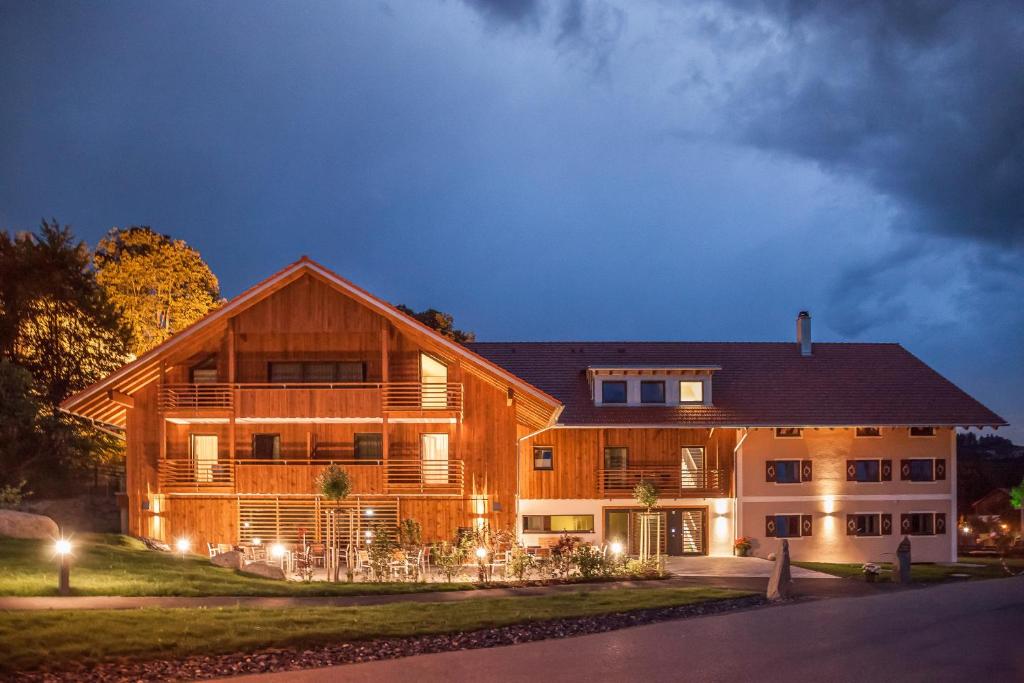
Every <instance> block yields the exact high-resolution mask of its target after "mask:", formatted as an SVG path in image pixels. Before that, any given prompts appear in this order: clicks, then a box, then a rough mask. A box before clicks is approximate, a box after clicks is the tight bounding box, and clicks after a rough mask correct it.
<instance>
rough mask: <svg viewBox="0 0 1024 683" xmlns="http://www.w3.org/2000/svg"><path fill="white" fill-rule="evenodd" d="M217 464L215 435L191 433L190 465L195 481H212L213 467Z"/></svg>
mask: <svg viewBox="0 0 1024 683" xmlns="http://www.w3.org/2000/svg"><path fill="white" fill-rule="evenodd" d="M216 466H217V436H216V435H215V434H192V467H193V471H194V472H195V477H196V481H206V482H210V481H213V468H214V467H216Z"/></svg>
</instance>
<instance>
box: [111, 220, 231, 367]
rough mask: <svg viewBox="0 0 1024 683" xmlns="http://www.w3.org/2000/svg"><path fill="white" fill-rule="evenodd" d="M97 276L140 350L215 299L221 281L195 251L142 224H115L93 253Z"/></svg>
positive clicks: (180, 326)
mask: <svg viewBox="0 0 1024 683" xmlns="http://www.w3.org/2000/svg"><path fill="white" fill-rule="evenodd" d="M93 261H94V262H95V264H96V279H97V281H98V282H99V283H100V285H101V286H102V287H103V288H104V290H106V292H107V296H109V297H110V299H111V300H112V301H113V302H114V303H115V304H116V305H117V306H118V307H119V308H120V309H121V312H122V315H123V316H124V319H125V321H126V322H127V323H128V325H129V326H131V329H132V345H131V351H132V353H133V354H135V355H136V356H140V355H142V354H143V353H145V352H146V351H149V350H150V349H152V348H153V347H155V346H157V345H158V344H160V343H161V342H163V341H164V340H165V339H167V338H168V337H170V336H171V335H172V334H174V333H175V332H178V331H179V330H182V329H184V328H186V327H188V326H189V325H191V324H192V323H194V322H195V321H196V320H198V319H199V318H201V317H203V316H204V315H206V314H207V313H209V312H210V311H212V310H213V309H215V308H216V307H217V306H218V305H219V304H220V285H219V283H218V282H217V277H216V276H215V275H214V274H213V272H212V271H211V270H210V267H209V266H208V265H206V262H205V261H203V258H202V257H201V256H200V255H199V252H198V251H196V250H195V249H193V248H192V247H190V246H189V245H188V244H186V243H185V242H184V241H183V240H175V239H171V238H170V237H168V236H167V235H161V234H159V233H157V232H154V231H153V230H152V229H150V228H149V227H146V226H142V227H130V228H128V229H126V230H121V229H119V228H114V229H113V230H111V231H110V232H109V233H107V236H106V237H104V238H103V240H101V241H100V243H99V246H98V247H97V248H96V253H95V255H94V256H93Z"/></svg>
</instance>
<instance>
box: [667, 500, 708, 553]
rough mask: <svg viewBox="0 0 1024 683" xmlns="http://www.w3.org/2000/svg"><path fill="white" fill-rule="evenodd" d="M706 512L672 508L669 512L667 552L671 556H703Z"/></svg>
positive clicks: (695, 509)
mask: <svg viewBox="0 0 1024 683" xmlns="http://www.w3.org/2000/svg"><path fill="white" fill-rule="evenodd" d="M706 514H707V512H706V510H704V509H703V508H672V509H671V510H668V511H667V513H666V515H667V518H668V519H667V520H666V521H667V526H668V530H667V533H668V543H667V550H666V552H667V553H668V554H669V555H703V554H705V553H706V552H707V551H706V550H705V548H704V527H705V524H706Z"/></svg>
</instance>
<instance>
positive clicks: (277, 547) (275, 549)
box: [270, 543, 284, 559]
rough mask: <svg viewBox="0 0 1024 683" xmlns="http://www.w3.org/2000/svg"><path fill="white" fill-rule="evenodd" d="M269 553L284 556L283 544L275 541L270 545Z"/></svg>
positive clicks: (279, 557) (277, 556)
mask: <svg viewBox="0 0 1024 683" xmlns="http://www.w3.org/2000/svg"><path fill="white" fill-rule="evenodd" d="M270 554H271V556H272V557H275V558H277V559H281V558H282V557H284V546H283V545H281V544H280V543H275V544H274V545H272V546H270Z"/></svg>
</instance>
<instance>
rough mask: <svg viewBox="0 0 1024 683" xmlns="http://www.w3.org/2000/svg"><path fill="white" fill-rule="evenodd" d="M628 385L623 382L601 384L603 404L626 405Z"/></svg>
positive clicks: (604, 382) (606, 381)
mask: <svg viewBox="0 0 1024 683" xmlns="http://www.w3.org/2000/svg"><path fill="white" fill-rule="evenodd" d="M625 402H626V383H625V382H622V381H618V380H616V381H608V380H605V381H603V382H601V403H625Z"/></svg>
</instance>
